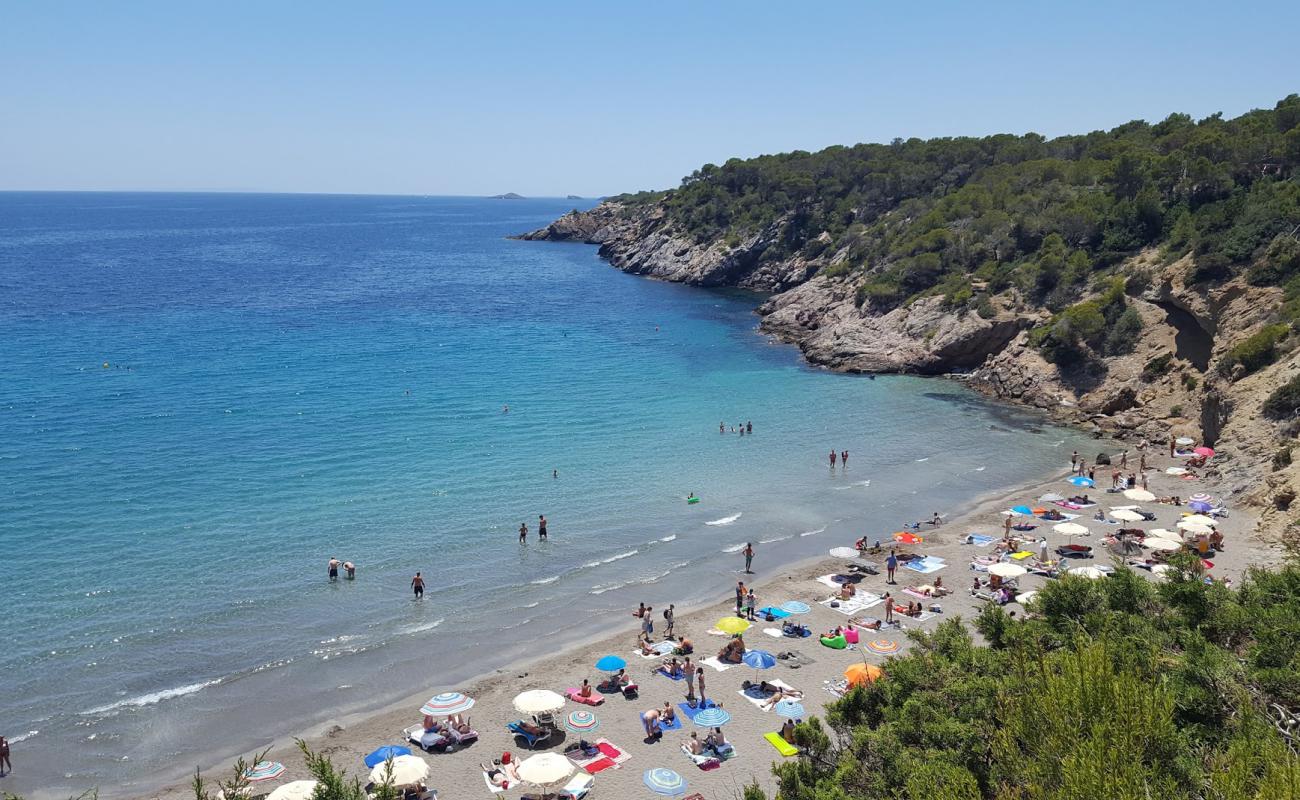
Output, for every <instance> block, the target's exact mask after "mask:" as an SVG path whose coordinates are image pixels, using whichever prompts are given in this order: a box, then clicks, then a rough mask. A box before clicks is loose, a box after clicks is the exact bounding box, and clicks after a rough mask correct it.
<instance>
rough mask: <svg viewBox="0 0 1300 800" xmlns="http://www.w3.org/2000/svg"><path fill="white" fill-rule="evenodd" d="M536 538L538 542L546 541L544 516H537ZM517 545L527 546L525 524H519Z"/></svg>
mask: <svg viewBox="0 0 1300 800" xmlns="http://www.w3.org/2000/svg"><path fill="white" fill-rule="evenodd" d="M537 538H538V540H539V541H543V542H545V541H546V540H547V537H546V515H545V514H538V515H537ZM519 543H520V544H528V523H527V522H521V523H519Z"/></svg>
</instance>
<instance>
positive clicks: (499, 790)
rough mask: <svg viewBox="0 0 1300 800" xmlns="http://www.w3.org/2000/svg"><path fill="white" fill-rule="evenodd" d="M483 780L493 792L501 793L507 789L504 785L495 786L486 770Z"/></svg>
mask: <svg viewBox="0 0 1300 800" xmlns="http://www.w3.org/2000/svg"><path fill="white" fill-rule="evenodd" d="M483 782H484V783H486V784H487V787H488V791H489V792H491V793H492V794H501V793H502V792H504V791H505V787H504V786H493V785H492V779H491V778H489V777H488V774H487V773H486V772H484V773H483Z"/></svg>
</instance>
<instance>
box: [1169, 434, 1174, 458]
mask: <svg viewBox="0 0 1300 800" xmlns="http://www.w3.org/2000/svg"><path fill="white" fill-rule="evenodd" d="M1169 457H1170V458H1173V457H1174V435H1173V434H1172V433H1171V434H1169Z"/></svg>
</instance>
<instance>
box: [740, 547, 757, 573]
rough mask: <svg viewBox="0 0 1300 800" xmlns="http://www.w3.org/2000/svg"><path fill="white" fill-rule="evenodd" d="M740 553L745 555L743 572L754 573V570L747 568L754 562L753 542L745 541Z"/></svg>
mask: <svg viewBox="0 0 1300 800" xmlns="http://www.w3.org/2000/svg"><path fill="white" fill-rule="evenodd" d="M741 553H743V554H744V556H745V574H746V575H752V574H754V571H753V570H752V569H750V568H749V567H750V565H751V564H753V563H754V543H753V542H745V549H744V550H742V551H741Z"/></svg>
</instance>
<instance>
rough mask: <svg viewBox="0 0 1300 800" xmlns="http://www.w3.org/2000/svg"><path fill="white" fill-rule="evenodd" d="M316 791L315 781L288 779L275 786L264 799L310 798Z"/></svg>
mask: <svg viewBox="0 0 1300 800" xmlns="http://www.w3.org/2000/svg"><path fill="white" fill-rule="evenodd" d="M315 791H316V781H289V782H288V783H286V784H284V785H283V786H277V787H276V788H275V789H274V791H272V792H271V793H270V794H268V795H267V796H266V800H311V796H312V794H313V793H315Z"/></svg>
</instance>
